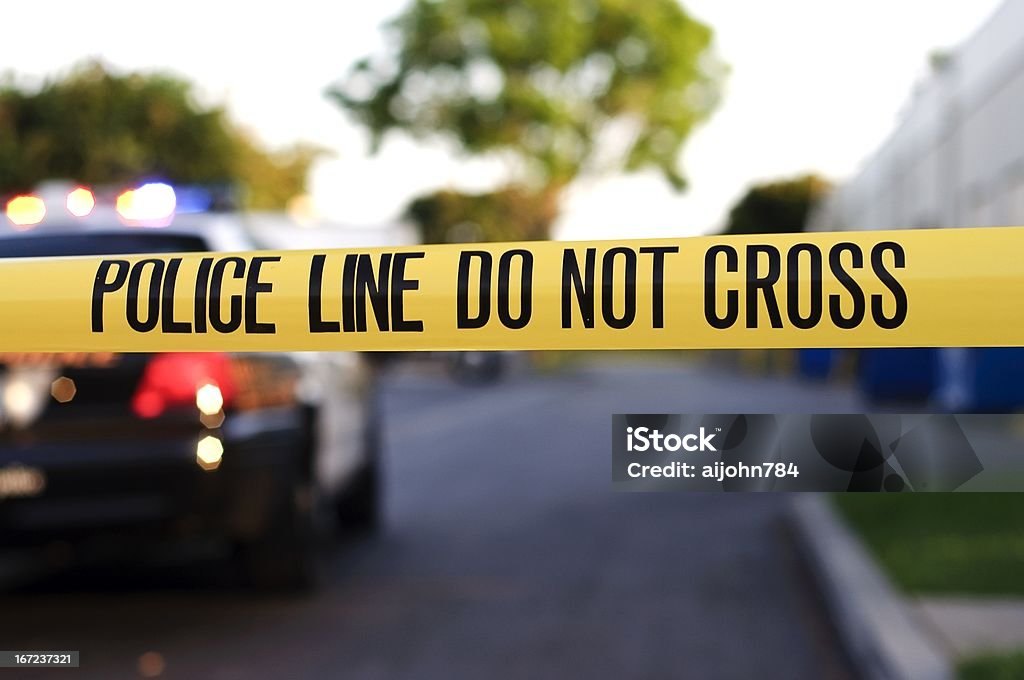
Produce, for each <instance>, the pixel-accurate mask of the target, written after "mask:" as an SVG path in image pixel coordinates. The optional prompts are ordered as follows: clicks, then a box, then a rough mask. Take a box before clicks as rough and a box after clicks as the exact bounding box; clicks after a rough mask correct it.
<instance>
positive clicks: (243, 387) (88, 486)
mask: <svg viewBox="0 0 1024 680" xmlns="http://www.w3.org/2000/svg"><path fill="white" fill-rule="evenodd" d="M182 198H185V199H187V200H186V201H184V202H183V201H182ZM217 200H218V198H217V196H216V195H215V194H212V193H210V194H206V195H204V194H203V192H202V191H201V190H200V189H197V188H191V189H187V190H185V191H180V190H179V191H176V190H175V189H174V188H172V187H170V186H169V185H167V184H163V183H150V184H144V185H141V186H138V187H135V188H133V189H129V190H127V191H121V192H114V193H112V194H110V195H109V196H107V197H106V198H104V197H103V195H102V194H101V193H100V192H95V193H94V192H93V191H92V190H91V189H88V188H86V187H77V186H70V187H60V186H59V185H50V186H48V187H45V190H42V189H41V190H40V191H39V192H38V193H36V194H32V195H25V196H19V197H14V198H12V199H10V200H9V201H8V202H7V206H6V207H7V211H6V213H7V218H8V221H9V226H10V230H9V231H8V233H6V234H3V235H2V236H0V258H13V257H40V256H69V255H100V254H105V255H106V254H133V253H170V252H189V251H226V250H230V251H237V250H248V249H252V248H253V247H255V246H256V245H257V244H254V243H253V242H252V241H251V239H250V238H249V236H248V232H247V230H246V229H245V227H244V224H243V223H242V221H241V218H240V216H239V215H238V214H237V213H233V212H218V211H217V209H216V207H217V206H216V201H217ZM183 203H184V204H183ZM4 332H17V331H16V329H5V330H4ZM372 381H373V372H372V370H371V368H370V366H368V365H367V364H366V362H364V361H363V360H362V359H361V357H360V356H359V355H356V354H352V353H330V354H326V353H324V354H320V353H288V354H285V353H246V354H228V353H177V352H172V353H163V354H109V353H108V354H100V353H92V354H87V353H82V354H0V545H2V546H4V547H7V546H12V545H39V544H46V543H49V542H53V541H60V542H70V543H72V544H74V543H75V542H80V541H89V542H95V541H96V540H97V539H98V538H102V537H107V538H108V539H109V538H110V537H111V536H113V537H116V542H117V543H118V544H120V545H123V546H131V545H135V543H134V542H135V541H139V540H147V539H157V538H160V539H167V538H172V539H173V538H182V539H188V538H200V537H202V538H216V539H222V542H226V544H227V545H230V546H231V547H233V549H234V554H235V555H237V557H238V558H239V563H240V565H241V566H243V567H244V573H245V574H247V575H248V576H249V577H250V578H251V579H252V580H253V581H254V582H255V583H257V584H260V585H266V586H271V587H278V586H299V587H304V586H308V585H311V584H312V583H313V581H315V579H316V576H317V572H318V564H319V557H320V555H321V548H322V547H323V543H324V540H325V538H327V537H328V536H329V535H330V533H331V530H332V529H334V528H336V527H337V526H338V525H339V523H340V524H341V525H342V527H343V528H344V527H350V528H355V529H363V530H366V529H372V528H374V527H375V526H376V523H377V521H378V512H379V508H378V504H379V480H378V465H379V461H378V451H377V448H378V447H377V442H378V434H377V421H376V417H375V411H374V403H373V402H374V399H373V394H374V390H373V384H372Z"/></svg>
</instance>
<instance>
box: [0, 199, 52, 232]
mask: <svg viewBox="0 0 1024 680" xmlns="http://www.w3.org/2000/svg"><path fill="white" fill-rule="evenodd" d="M44 217H46V204H45V203H43V199H41V198H39V197H38V196H28V195H25V196H15V197H14V198H12V199H11V200H9V201H7V219H9V220H10V221H11V223H12V224H13V225H14V226H15V228H20V229H31V228H32V227H34V226H35V225H37V224H39V223H40V222H42V221H43V218H44Z"/></svg>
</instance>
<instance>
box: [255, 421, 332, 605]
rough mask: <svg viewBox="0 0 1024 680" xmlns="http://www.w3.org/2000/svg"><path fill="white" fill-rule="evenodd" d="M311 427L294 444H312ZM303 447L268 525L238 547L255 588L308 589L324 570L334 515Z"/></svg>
mask: <svg viewBox="0 0 1024 680" xmlns="http://www.w3.org/2000/svg"><path fill="white" fill-rule="evenodd" d="M310 422H312V419H310ZM311 433H312V430H311V429H309V428H307V433H306V437H305V438H304V441H303V443H302V444H301V445H300V446H305V447H310V446H312V437H311ZM303 451H304V454H305V455H302V456H297V464H296V470H295V471H294V472H293V475H292V481H291V482H290V484H289V485H288V488H287V489H286V490H285V492H284V493H283V494H282V498H281V500H280V503H279V507H280V509H279V511H278V512H277V513H275V515H274V519H273V520H272V525H271V526H270V527H269V528H268V530H267V531H266V532H265V533H264V534H263V536H261V537H260V538H258V539H256V540H253V541H250V542H248V543H245V544H244V545H242V546H241V547H240V550H239V553H240V557H241V567H242V570H243V575H244V580H245V582H246V583H247V584H248V585H250V586H252V587H254V588H256V589H258V590H265V591H274V592H276V591H284V592H306V591H311V590H314V589H315V588H316V587H317V586H319V585H320V584H321V583H322V582H323V580H324V578H325V575H326V571H327V558H328V553H329V550H328V546H329V544H330V542H331V537H332V536H333V534H334V533H335V518H334V513H332V512H331V509H330V503H329V501H328V500H327V499H326V498H325V497H324V495H323V494H322V493H320V492H319V490H318V488H317V485H316V484H315V482H314V480H313V479H312V474H311V470H310V465H311V462H312V458H311V455H309V454H311V453H312V451H311V450H309V449H308V448H307V449H303Z"/></svg>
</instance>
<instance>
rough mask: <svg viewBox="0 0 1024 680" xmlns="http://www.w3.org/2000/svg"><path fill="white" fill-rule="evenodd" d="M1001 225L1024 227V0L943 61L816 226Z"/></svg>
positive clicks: (1013, 1) (1009, 5)
mask: <svg viewBox="0 0 1024 680" xmlns="http://www.w3.org/2000/svg"><path fill="white" fill-rule="evenodd" d="M868 49H869V48H868ZM997 225H1024V0H1007V2H1005V3H1004V4H1003V5H1002V6H1001V7H1000V8H999V9H998V10H997V11H996V12H995V14H993V15H992V17H990V18H989V20H988V21H987V22H986V23H985V24H984V25H983V26H982V27H981V28H980V29H979V30H978V31H977V32H976V33H975V34H974V35H973V36H972V37H971V38H970V39H968V40H967V41H966V42H965V43H963V44H962V45H961V46H960V47H959V48H957V49H956V50H955V51H954V52H952V53H950V54H949V55H948V56H947V57H945V58H943V59H940V60H937V63H936V64H935V67H934V69H933V73H932V75H931V77H929V78H928V79H927V80H926V81H925V82H923V83H922V84H921V85H920V86H919V88H918V89H917V91H916V92H915V93H914V95H913V98H912V100H911V101H910V103H909V104H908V107H907V110H906V112H905V114H904V117H903V119H902V121H901V122H900V124H899V126H898V128H897V129H896V130H895V132H893V134H892V135H891V136H890V137H889V138H888V139H887V140H886V141H885V142H884V143H883V144H882V146H881V148H880V149H878V151H876V152H875V154H874V155H873V156H872V157H871V158H870V159H868V161H867V162H866V163H865V164H864V166H863V168H862V169H861V171H860V173H859V174H858V175H857V176H856V177H854V178H853V179H851V180H850V181H848V182H846V183H845V184H842V185H841V186H839V187H838V188H837V189H836V190H835V191H834V192H833V193H832V194H831V196H830V197H829V198H828V199H827V200H826V201H825V202H824V204H823V205H822V207H821V208H820V209H819V210H818V211H817V213H816V214H815V216H814V217H813V218H812V223H811V226H812V229H815V230H819V231H827V230H851V229H906V228H917V227H981V226H997Z"/></svg>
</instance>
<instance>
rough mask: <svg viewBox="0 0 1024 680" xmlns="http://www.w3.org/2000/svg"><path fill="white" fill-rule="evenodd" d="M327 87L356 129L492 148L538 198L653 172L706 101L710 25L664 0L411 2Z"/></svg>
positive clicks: (718, 69)
mask: <svg viewBox="0 0 1024 680" xmlns="http://www.w3.org/2000/svg"><path fill="white" fill-rule="evenodd" d="M385 30H386V37H387V44H388V47H387V48H385V49H384V50H383V51H381V52H380V53H378V54H375V55H373V56H370V57H366V58H364V59H362V60H360V61H358V62H357V63H356V64H355V65H354V66H353V68H352V69H351V70H350V71H349V73H348V74H347V76H346V77H345V78H344V79H343V80H342V81H341V82H340V83H339V84H338V85H336V86H335V87H334V88H332V89H331V90H330V91H329V95H330V96H331V97H333V98H334V99H335V100H336V101H337V102H338V103H339V104H340V105H341V106H342V107H343V108H344V109H345V110H347V111H348V112H349V113H350V114H352V115H353V116H354V117H355V118H356V120H358V121H359V122H360V123H362V124H363V125H364V126H365V127H366V128H367V130H368V131H369V132H370V135H371V138H372V141H373V144H374V149H376V148H377V146H378V145H379V144H380V142H381V140H382V138H383V137H384V135H385V134H386V133H388V132H389V131H392V130H401V131H405V132H407V133H410V134H411V135H413V136H414V137H417V138H428V137H441V138H444V139H448V140H452V141H454V142H455V146H456V147H457V148H458V149H460V150H461V151H463V152H465V153H466V154H469V155H495V156H498V157H501V158H503V159H506V160H507V161H508V165H509V167H510V168H511V169H512V176H511V177H510V181H511V183H512V184H519V185H523V186H529V187H530V190H532V191H536V192H538V193H537V196H538V198H539V200H542V201H544V202H547V201H548V200H549V199H548V193H549V192H556V193H557V191H559V190H560V189H561V188H563V187H564V186H565V185H566V184H568V183H569V182H571V181H572V180H573V179H574V178H576V177H577V176H578V175H580V174H581V173H584V172H586V173H597V172H606V171H618V170H627V171H631V170H639V169H643V168H655V169H657V170H659V171H660V172H661V173H662V174H663V175H664V176H665V177H666V178H667V179H668V181H669V182H671V184H672V185H673V186H675V187H676V188H682V187H683V186H684V184H685V180H684V177H683V173H682V171H681V169H680V167H679V155H680V151H681V149H682V146H683V144H684V142H685V140H686V139H687V137H688V136H689V134H690V133H691V132H692V130H693V129H694V127H695V126H696V125H697V124H698V123H700V122H701V121H702V120H704V119H705V118H706V117H707V116H708V115H709V114H710V113H711V111H712V110H713V109H714V108H715V106H716V105H717V103H718V100H719V94H720V81H721V78H722V75H723V72H724V67H723V66H722V65H721V64H720V62H718V61H717V59H716V58H715V57H714V54H713V52H712V49H711V41H712V31H711V29H710V28H709V27H708V26H706V25H704V24H703V23H701V22H699V21H697V20H696V19H694V18H692V17H691V16H690V15H689V14H687V13H686V11H685V10H684V9H683V8H682V6H681V5H680V4H679V3H678V2H677V0H520V1H518V2H507V1H506V0H412V2H411V4H410V5H409V7H408V8H407V9H406V10H405V11H404V12H403V13H402V14H400V15H399V16H398V17H397V18H395V19H394V20H392V21H391V22H390V23H389V24H388V25H387V27H386V29H385Z"/></svg>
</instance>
